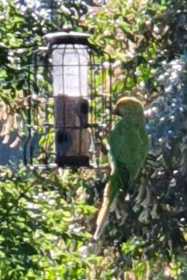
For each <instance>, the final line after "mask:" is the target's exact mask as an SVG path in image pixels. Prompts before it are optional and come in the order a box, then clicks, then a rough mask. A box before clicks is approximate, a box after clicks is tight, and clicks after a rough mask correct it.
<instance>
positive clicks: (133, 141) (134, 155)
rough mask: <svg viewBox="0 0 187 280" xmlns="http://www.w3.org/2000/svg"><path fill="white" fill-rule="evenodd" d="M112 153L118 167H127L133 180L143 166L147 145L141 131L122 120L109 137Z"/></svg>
mask: <svg viewBox="0 0 187 280" xmlns="http://www.w3.org/2000/svg"><path fill="white" fill-rule="evenodd" d="M109 146H110V154H111V158H112V161H114V163H115V165H116V166H117V167H119V168H120V169H121V168H123V167H124V168H126V169H127V170H128V172H129V176H130V180H133V179H134V178H135V177H136V176H137V173H138V171H139V169H140V168H141V166H142V163H143V161H144V157H145V156H144V154H146V150H147V147H144V146H145V143H144V139H143V138H142V137H141V131H139V129H138V128H136V127H127V126H126V125H125V122H124V120H120V121H119V122H118V123H117V124H116V126H115V127H114V129H113V130H112V132H111V134H110V137H109Z"/></svg>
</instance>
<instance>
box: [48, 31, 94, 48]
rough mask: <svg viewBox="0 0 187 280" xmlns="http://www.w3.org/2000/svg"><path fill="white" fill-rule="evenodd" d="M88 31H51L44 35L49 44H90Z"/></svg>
mask: <svg viewBox="0 0 187 280" xmlns="http://www.w3.org/2000/svg"><path fill="white" fill-rule="evenodd" d="M89 37H90V34H89V33H83V32H74V31H70V32H53V33H48V34H46V35H45V36H44V38H45V39H46V40H47V42H48V43H49V44H50V45H54V44H57V45H58V44H80V45H88V46H89V45H90V43H89V41H88V38H89Z"/></svg>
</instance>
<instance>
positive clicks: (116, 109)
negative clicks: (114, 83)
mask: <svg viewBox="0 0 187 280" xmlns="http://www.w3.org/2000/svg"><path fill="white" fill-rule="evenodd" d="M112 114H113V115H117V116H119V110H118V107H115V108H114V110H113V112H112Z"/></svg>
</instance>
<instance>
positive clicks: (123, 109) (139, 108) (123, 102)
mask: <svg viewBox="0 0 187 280" xmlns="http://www.w3.org/2000/svg"><path fill="white" fill-rule="evenodd" d="M113 113H114V114H115V115H118V116H121V117H122V118H128V119H129V118H132V119H133V118H137V117H140V118H141V119H142V117H143V118H144V109H143V105H142V103H141V101H139V100H138V99H137V98H135V97H128V96H125V97H121V98H120V99H119V100H118V101H117V102H116V106H115V108H114V112H113Z"/></svg>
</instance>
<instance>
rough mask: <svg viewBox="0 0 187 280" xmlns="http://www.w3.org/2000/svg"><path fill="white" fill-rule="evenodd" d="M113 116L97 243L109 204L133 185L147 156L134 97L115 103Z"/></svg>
mask: <svg viewBox="0 0 187 280" xmlns="http://www.w3.org/2000/svg"><path fill="white" fill-rule="evenodd" d="M114 114H116V115H119V116H120V117H121V119H120V120H119V121H118V122H117V123H116V125H115V126H114V128H113V129H112V131H111V133H110V135H109V138H108V150H109V158H110V161H111V175H110V177H109V181H108V183H107V184H106V186H105V189H104V194H103V201H102V206H101V209H100V211H99V213H98V217H97V221H96V231H95V233H94V236H93V239H94V240H98V239H99V237H100V236H101V234H102V233H103V230H104V227H105V224H106V222H107V219H108V216H109V213H110V210H111V209H112V204H113V203H114V202H116V199H117V197H118V195H119V193H120V190H121V189H125V190H127V189H128V187H129V186H131V185H132V183H133V182H134V181H135V179H136V178H137V176H138V174H139V172H140V169H141V168H142V166H143V165H144V162H145V159H146V156H147V153H148V136H147V134H146V131H145V119H144V109H143V105H142V103H141V102H140V101H139V100H138V99H136V98H135V97H122V98H120V99H119V100H118V101H117V103H116V107H115V110H114Z"/></svg>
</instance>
